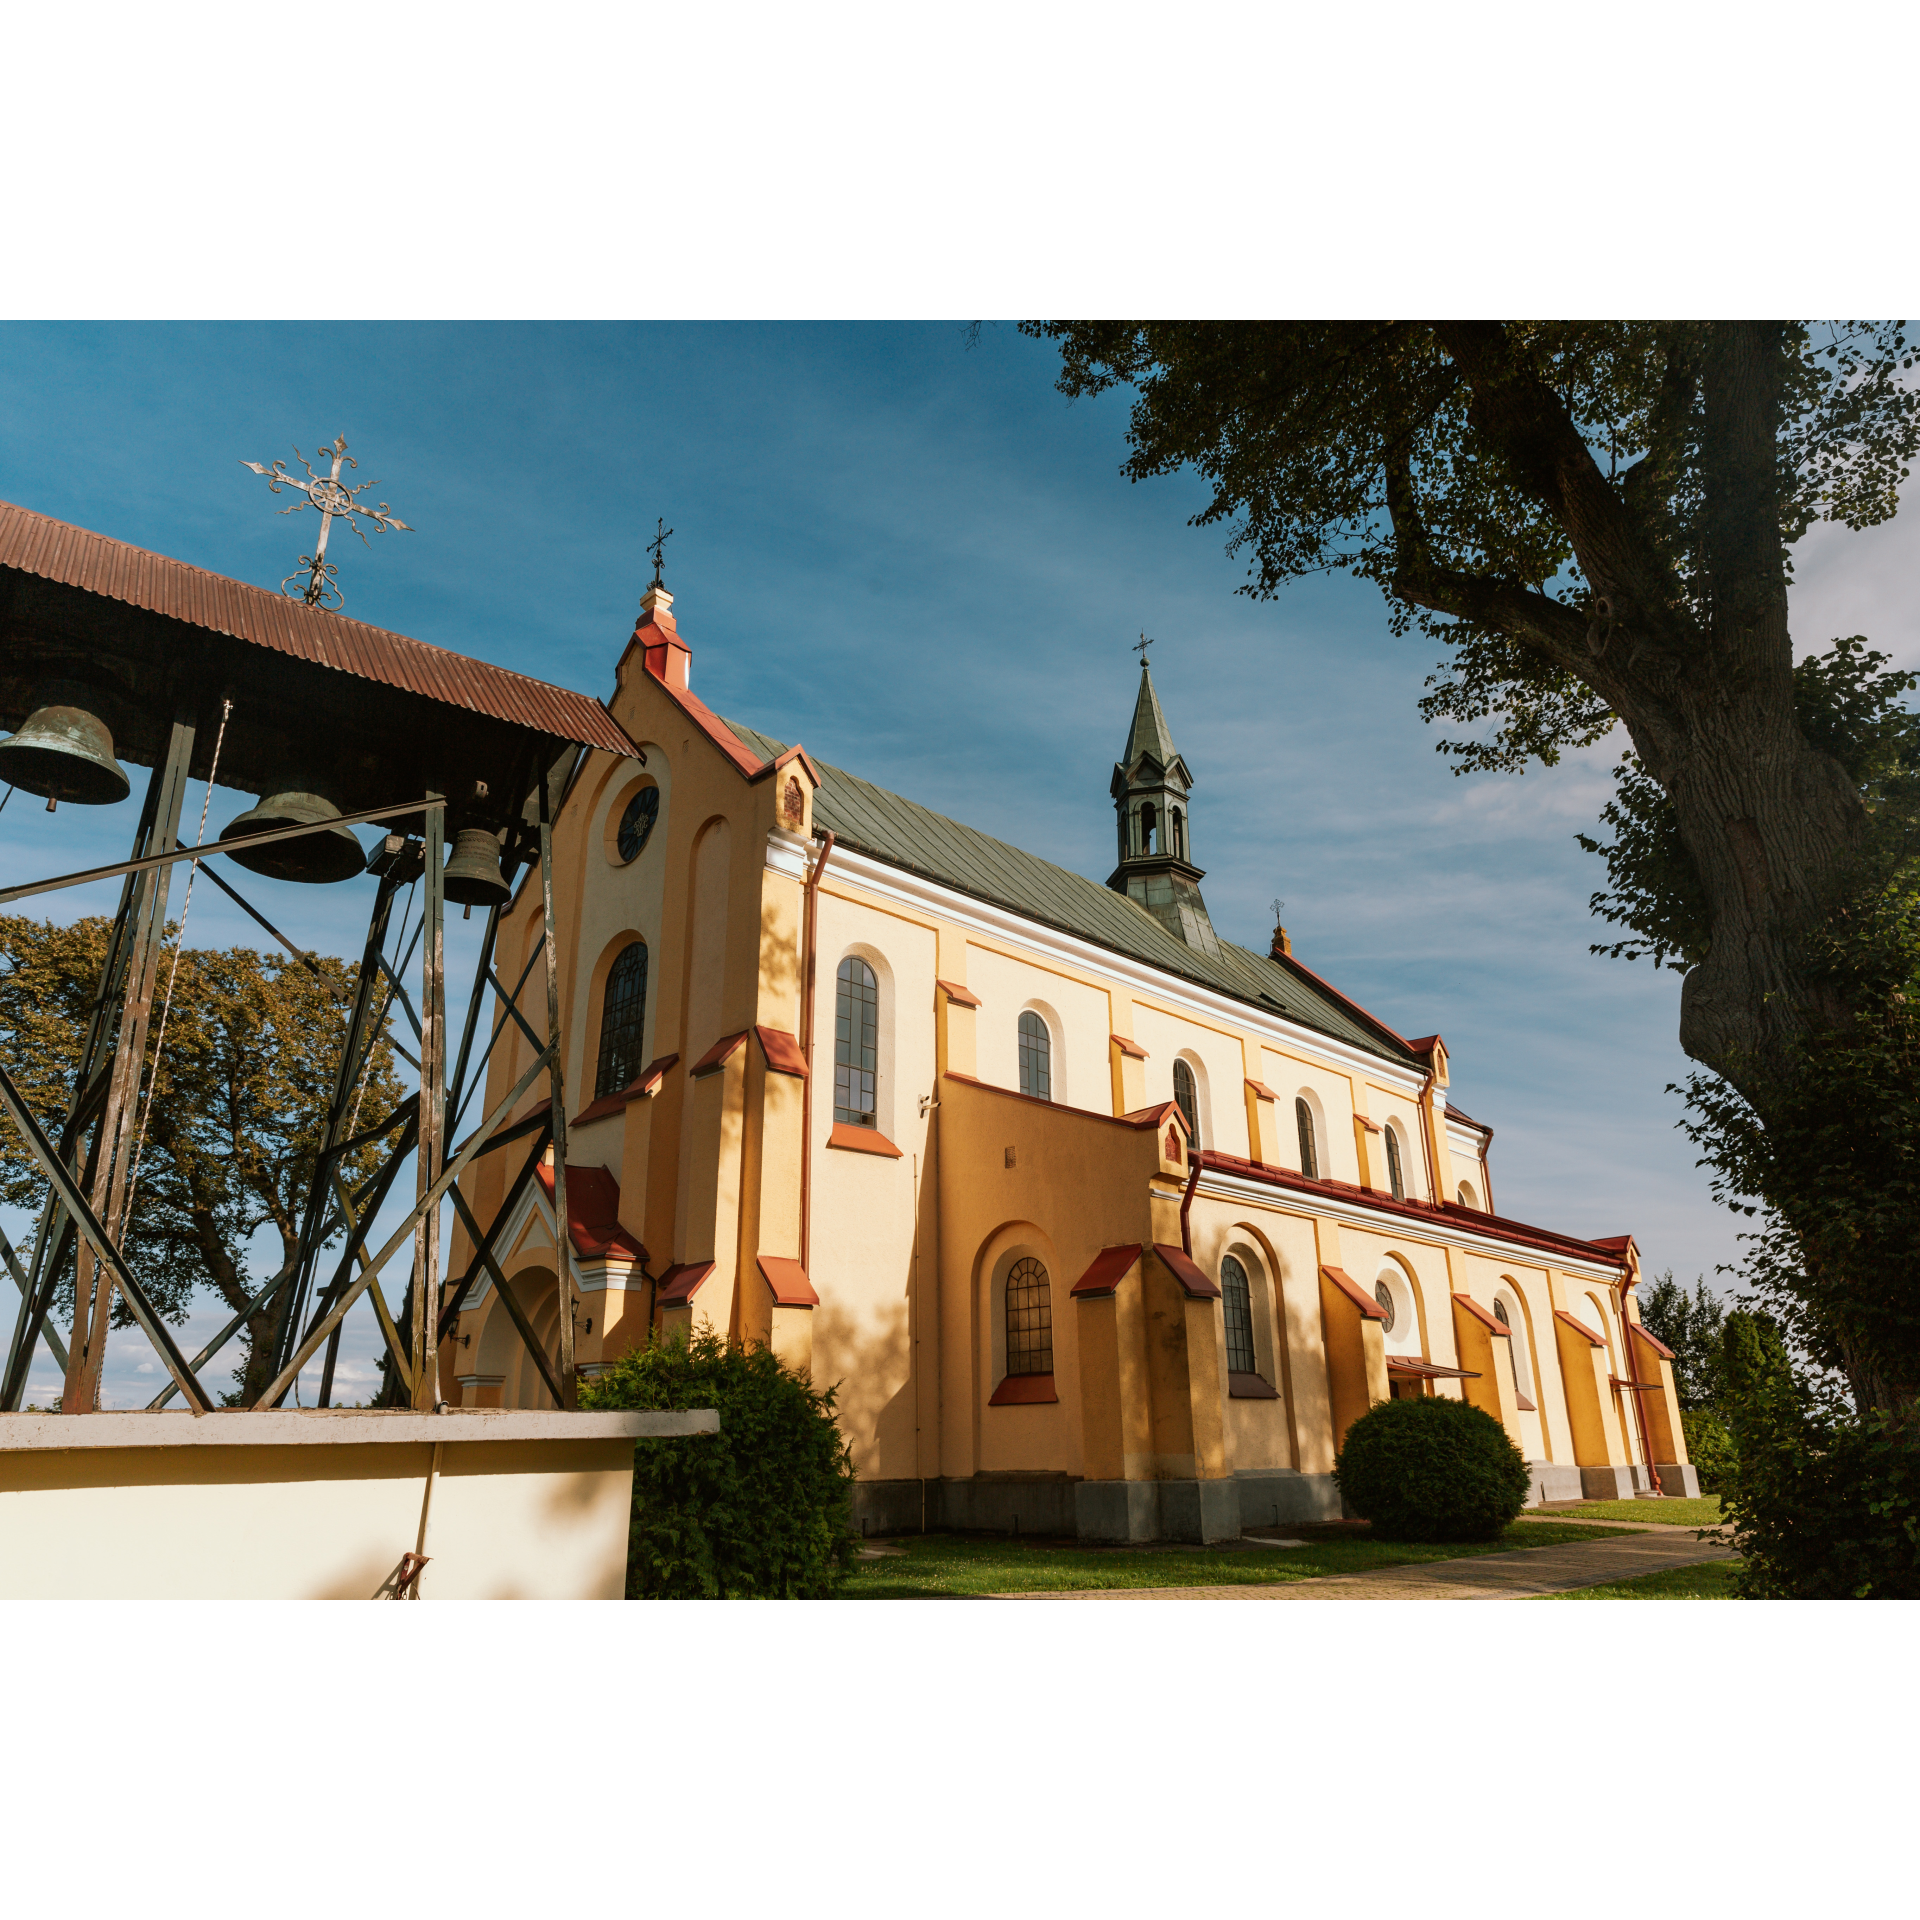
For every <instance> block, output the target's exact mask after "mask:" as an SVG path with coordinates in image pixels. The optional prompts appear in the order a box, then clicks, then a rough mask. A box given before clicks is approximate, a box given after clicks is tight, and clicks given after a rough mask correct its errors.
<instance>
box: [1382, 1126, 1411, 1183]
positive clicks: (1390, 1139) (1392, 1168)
mask: <svg viewBox="0 0 1920 1920" xmlns="http://www.w3.org/2000/svg"><path fill="white" fill-rule="evenodd" d="M1384 1131H1385V1134H1386V1141H1387V1185H1388V1186H1389V1187H1391V1188H1392V1189H1393V1197H1394V1198H1395V1199H1396V1200H1404V1199H1405V1198H1406V1197H1407V1183H1406V1180H1405V1178H1404V1177H1403V1176H1402V1174H1401V1172H1400V1135H1399V1132H1398V1130H1397V1129H1396V1128H1393V1127H1387V1128H1386V1129H1385V1130H1384Z"/></svg>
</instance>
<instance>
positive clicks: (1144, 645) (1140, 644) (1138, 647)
mask: <svg viewBox="0 0 1920 1920" xmlns="http://www.w3.org/2000/svg"><path fill="white" fill-rule="evenodd" d="M1153 644H1154V643H1153V642H1152V641H1151V640H1149V639H1148V638H1147V636H1146V635H1145V634H1144V633H1143V634H1142V635H1141V636H1140V638H1139V640H1138V641H1136V642H1135V643H1134V645H1132V646H1131V647H1129V648H1128V649H1127V651H1128V652H1129V653H1137V654H1138V655H1139V656H1140V664H1141V666H1143V667H1144V666H1145V665H1146V664H1147V649H1148V648H1149V647H1150V646H1152V645H1153Z"/></svg>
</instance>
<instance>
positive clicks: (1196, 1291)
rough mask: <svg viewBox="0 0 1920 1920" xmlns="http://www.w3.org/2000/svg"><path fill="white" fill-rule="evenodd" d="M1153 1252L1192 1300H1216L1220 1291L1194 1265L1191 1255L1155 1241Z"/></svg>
mask: <svg viewBox="0 0 1920 1920" xmlns="http://www.w3.org/2000/svg"><path fill="white" fill-rule="evenodd" d="M1153 1250H1154V1252H1155V1253H1157V1254H1158V1255H1159V1256H1160V1258H1161V1259H1162V1260H1163V1261H1165V1262H1166V1266H1167V1271H1168V1272H1169V1273H1171V1274H1172V1275H1173V1277H1174V1278H1175V1279H1176V1280H1178V1281H1179V1282H1180V1285H1181V1286H1182V1288H1184V1289H1185V1291H1186V1294H1187V1297H1188V1298H1189V1299H1192V1300H1218V1299H1219V1298H1220V1289H1219V1288H1218V1287H1216V1286H1215V1285H1214V1284H1213V1282H1212V1281H1211V1280H1209V1279H1208V1278H1207V1276H1206V1275H1205V1274H1204V1273H1202V1272H1201V1271H1200V1269H1199V1268H1198V1267H1197V1266H1195V1265H1194V1263H1193V1256H1192V1254H1190V1253H1188V1252H1187V1251H1186V1250H1185V1249H1184V1248H1181V1247H1169V1246H1166V1245H1163V1244H1162V1243H1161V1242H1160V1241H1158V1240H1156V1241H1155V1242H1154V1243H1153Z"/></svg>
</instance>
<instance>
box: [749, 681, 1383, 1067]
mask: <svg viewBox="0 0 1920 1920" xmlns="http://www.w3.org/2000/svg"><path fill="white" fill-rule="evenodd" d="M1154 711H1155V712H1156V713H1157V712H1158V711H1159V706H1158V702H1155V706H1154ZM725 724H726V725H727V726H728V727H730V728H731V729H732V730H733V731H734V733H736V734H737V735H738V736H739V737H740V739H741V741H742V742H743V743H744V744H745V745H747V746H748V747H749V748H751V749H753V750H754V751H755V752H757V753H760V754H762V755H763V756H765V757H766V758H767V759H772V758H773V757H774V756H776V755H778V754H782V753H784V752H786V750H787V744H788V743H787V742H785V741H782V740H776V739H774V738H773V737H772V736H771V735H770V734H765V733H761V732H760V731H758V729H756V728H753V727H745V726H742V725H741V724H740V723H739V722H738V721H735V720H729V721H727V722H726V723H725ZM1165 724H1166V723H1165V721H1164V719H1163V720H1162V721H1161V725H1162V727H1164V726H1165ZM1136 725H1137V721H1136ZM814 765H815V766H817V767H818V768H819V770H820V779H821V787H820V791H819V792H818V793H817V794H816V795H815V796H814V802H813V821H814V825H815V827H816V828H820V827H824V828H827V829H830V830H831V831H832V833H833V834H834V836H835V838H836V839H837V840H838V842H839V844H840V845H842V846H847V847H852V848H854V849H855V850H856V851H858V852H860V853H864V854H868V855H870V856H871V857H872V858H874V859H876V860H884V861H885V862H886V863H887V864H888V865H889V866H895V867H902V868H904V869H905V870H906V871H907V872H909V873H917V874H921V875H924V876H925V877H926V878H927V879H929V880H935V881H938V882H939V883H940V884H941V885H942V886H946V887H952V888H954V889H955V891H957V892H960V893H966V894H971V895H972V896H973V897H974V898H975V899H979V900H987V901H991V902H992V903H993V904H994V905H995V906H999V907H1005V908H1006V909H1008V911H1010V912H1013V913H1018V914H1023V915H1025V916H1026V917H1027V918H1028V919H1030V920H1036V921H1038V922H1040V923H1041V924H1042V925H1043V926H1049V927H1057V928H1059V929H1060V930H1061V931H1062V932H1065V933H1071V934H1074V935H1076V936H1077V937H1078V938H1080V939H1082V940H1088V941H1091V942H1092V943H1093V944H1094V945H1095V946H1101V947H1106V948H1107V949H1109V950H1110V951H1111V952H1114V953H1121V954H1125V955H1126V956H1127V957H1128V958H1129V959H1133V960H1138V961H1141V962H1142V963H1143V964H1145V965H1147V966H1150V967H1157V968H1159V969H1160V970H1161V971H1162V972H1164V973H1169V974H1173V975H1175V976H1176V977H1178V978H1179V979H1182V980H1191V981H1194V982H1196V983H1197V984H1199V985H1201V986H1205V987H1211V988H1213V989H1214V990H1215V991H1216V992H1219V993H1224V994H1229V995H1231V996H1232V997H1233V998H1234V999H1236V1000H1242V1001H1245V1002H1246V1003H1247V1004H1248V1005H1250V1006H1254V1007H1258V1008H1259V1009H1261V1010H1262V1011H1263V1012H1266V1013H1270V1014H1279V1015H1281V1016H1283V1017H1284V1018H1286V1019H1289V1020H1294V1021H1297V1022H1298V1023H1299V1024H1300V1025H1302V1026H1304V1027H1309V1028H1311V1029H1312V1030H1313V1031H1314V1032H1316V1033H1322V1034H1326V1035H1327V1036H1328V1037H1329V1038H1331V1039H1335V1040H1341V1041H1344V1042H1345V1043H1346V1044H1347V1045H1348V1046H1350V1047H1359V1048H1361V1049H1362V1050H1363V1051H1364V1052H1367V1053H1371V1054H1375V1055H1378V1056H1379V1057H1380V1058H1381V1059H1384V1060H1392V1061H1394V1062H1396V1063H1398V1064H1401V1065H1406V1064H1408V1063H1409V1062H1410V1061H1411V1059H1412V1056H1411V1055H1410V1054H1409V1053H1408V1052H1407V1051H1406V1049H1405V1048H1403V1047H1398V1046H1395V1045H1394V1044H1393V1043H1392V1042H1391V1041H1389V1040H1387V1039H1385V1038H1383V1037H1382V1036H1381V1035H1380V1034H1379V1033H1376V1032H1375V1031H1374V1030H1373V1029H1372V1028H1371V1027H1369V1026H1367V1025H1366V1024H1365V1023H1364V1022H1363V1021H1360V1020H1358V1019H1356V1018H1354V1016H1353V1015H1352V1014H1350V1013H1349V1012H1347V1010H1346V1009H1345V1008H1344V1007H1342V1006H1341V1005H1340V1004H1339V1003H1338V1002H1337V1001H1336V1000H1334V999H1332V998H1330V997H1329V996H1328V995H1326V994H1325V993H1322V992H1320V991H1319V990H1317V989H1316V988H1315V987H1314V985H1313V983H1312V982H1311V981H1310V980H1306V979H1303V978H1301V976H1300V975H1299V974H1298V973H1296V972H1294V971H1293V970H1292V969H1291V968H1288V967H1284V966H1281V965H1280V964H1279V963H1278V962H1277V961H1274V960H1270V959H1268V958H1267V957H1266V955H1265V954H1259V953H1254V952H1252V951H1251V950H1250V949H1248V948H1246V947H1236V946H1235V945H1233V944H1232V942H1231V941H1227V940H1222V941H1221V942H1220V951H1219V954H1218V955H1217V956H1215V955H1210V954H1204V953H1199V952H1196V951H1195V950H1194V949H1193V948H1192V947H1189V946H1188V945H1187V944H1186V942H1185V941H1183V940H1180V939H1178V938H1176V937H1175V936H1174V935H1173V934H1172V933H1170V932H1168V931H1167V929H1166V928H1165V927H1163V926H1162V925H1161V924H1160V922H1159V921H1158V920H1156V919H1155V918H1154V917H1153V915H1152V914H1150V913H1148V912H1147V910H1146V909H1145V908H1144V907H1140V906H1136V905H1135V904H1134V902H1133V901H1131V900H1129V899H1128V898H1127V897H1126V895H1125V894H1122V893H1115V892H1114V891H1113V890H1112V889H1111V888H1110V887H1104V886H1102V885H1101V884H1100V883H1099V882H1098V881H1097V880H1089V879H1087V878H1086V876H1085V875H1084V874H1078V873H1074V872H1072V871H1070V870H1069V869H1068V868H1066V867H1057V866H1055V865H1054V864H1053V862H1052V861H1051V860H1042V859H1040V858H1039V856H1038V855H1036V854H1031V853H1027V852H1024V851H1023V850H1022V849H1021V848H1019V847H1012V846H1009V845H1008V844H1007V843H1006V842H1005V841H1004V840H996V839H994V838H993V837H992V836H991V835H990V834H985V833H980V832H978V831H977V830H976V829H974V828H972V827H966V826H962V825H961V824H960V822H959V821H957V820H949V819H947V818H946V816H945V815H944V814H938V813H935V812H934V811H933V810H932V809H931V808H930V807H923V806H920V805H918V804H916V803H915V802H914V801H912V800H907V799H904V798H902V796H901V795H899V794H897V793H889V792H888V791H887V790H886V788H885V787H876V786H875V785H874V784H873V782H872V781H870V780H862V779H861V778H860V777H859V776H858V775H857V774H852V773H848V772H846V771H844V770H843V769H842V768H839V767H831V766H828V765H827V764H826V763H825V762H824V761H822V760H817V759H816V760H815V761H814Z"/></svg>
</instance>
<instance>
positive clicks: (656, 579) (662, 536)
mask: <svg viewBox="0 0 1920 1920" xmlns="http://www.w3.org/2000/svg"><path fill="white" fill-rule="evenodd" d="M653 524H654V525H655V526H656V527H657V528H659V532H658V533H656V534H655V535H654V537H653V538H652V539H651V540H649V541H648V542H647V551H648V552H649V553H650V554H652V555H653V585H654V586H656V587H664V586H665V585H666V584H667V583H666V582H665V581H664V580H662V579H661V577H660V568H661V565H662V564H663V555H664V552H665V549H666V544H667V542H668V541H669V540H671V539H672V538H673V529H672V528H671V527H670V526H668V525H667V522H666V517H665V515H663V514H656V515H655V516H654V521H653Z"/></svg>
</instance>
